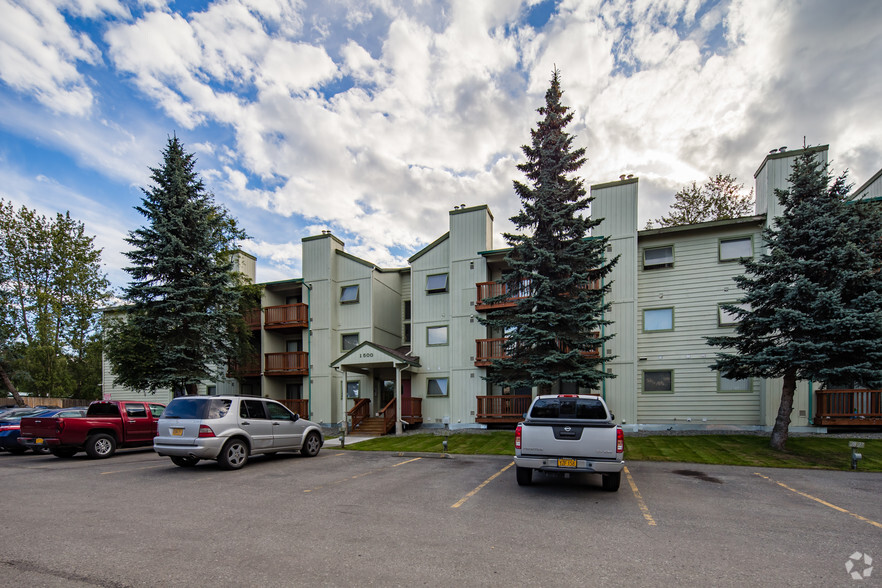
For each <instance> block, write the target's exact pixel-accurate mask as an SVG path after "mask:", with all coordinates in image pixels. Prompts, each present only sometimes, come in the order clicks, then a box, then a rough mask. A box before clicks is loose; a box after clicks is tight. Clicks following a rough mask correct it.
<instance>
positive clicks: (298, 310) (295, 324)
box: [263, 302, 309, 332]
mask: <svg viewBox="0 0 882 588" xmlns="http://www.w3.org/2000/svg"><path fill="white" fill-rule="evenodd" d="M263 311H264V313H265V316H264V320H263V328H264V329H266V330H267V331H270V330H275V331H280V332H283V331H293V330H298V329H305V328H306V327H307V326H308V325H309V311H308V307H307V306H306V305H305V304H303V303H300V302H298V303H297V304H283V305H281V306H267V307H266V308H264V309H263Z"/></svg>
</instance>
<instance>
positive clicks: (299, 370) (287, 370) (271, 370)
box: [263, 351, 309, 376]
mask: <svg viewBox="0 0 882 588" xmlns="http://www.w3.org/2000/svg"><path fill="white" fill-rule="evenodd" d="M263 374H264V375H265V376H307V375H309V353H307V352H306V351H285V352H282V353H265V354H264V369H263Z"/></svg>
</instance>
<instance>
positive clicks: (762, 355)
mask: <svg viewBox="0 0 882 588" xmlns="http://www.w3.org/2000/svg"><path fill="white" fill-rule="evenodd" d="M845 178H846V176H845V174H843V175H841V176H839V177H838V178H836V179H835V180H833V179H832V176H831V174H830V171H829V166H828V164H821V163H819V162H818V161H817V159H816V153H815V151H814V150H812V149H806V150H805V151H804V152H803V154H802V155H800V156H799V157H798V158H797V159H796V161H795V162H794V165H793V170H792V173H791V175H790V177H789V178H788V180H789V182H790V184H791V187H790V188H789V189H788V190H780V189H779V190H776V191H775V192H776V197H777V198H778V200H779V202H780V203H781V205H782V207H783V212H782V214H781V216H780V217H776V218H775V219H774V222H773V223H770V226H769V227H767V228H766V229H765V230H764V231H763V239H764V241H765V245H766V250H765V252H764V253H763V254H762V255H760V257H759V259H757V260H753V259H747V260H744V261H743V262H742V263H743V264H744V268H745V274H744V275H742V276H738V277H736V278H735V282H736V283H737V284H738V286H739V287H740V288H741V289H742V290H743V291H744V296H743V297H742V298H741V300H740V303H741V305H742V306H737V307H736V306H727V307H724V308H725V309H726V310H727V311H729V312H731V313H733V314H734V315H735V316H737V317H739V319H740V321H739V322H738V324H737V327H736V335H734V336H729V337H711V338H709V339H708V343H709V344H710V345H713V346H717V347H722V348H724V349H725V351H723V352H721V353H718V355H717V361H716V363H715V364H714V365H712V366H711V367H712V369H717V370H720V372H721V373H722V374H723V375H724V376H726V377H727V378H738V379H740V378H748V377H760V378H778V377H780V378H783V385H782V393H781V403H780V406H779V409H778V416H777V418H776V420H775V425H774V428H773V430H772V436H771V446H772V447H773V448H775V449H778V450H783V449H784V448H785V446H786V442H787V437H788V431H789V425H790V413H791V412H792V410H793V395H794V390H795V388H796V382H797V381H798V380H810V381H815V382H820V383H821V384H822V385H823V386H824V387H842V386H847V387H852V386H868V387H876V386H878V385H879V384H880V383H882V310H880V309H882V213H880V206H879V203H878V202H862V201H854V200H850V199H849V196H848V191H849V186H848V185H847V184H846V180H845Z"/></svg>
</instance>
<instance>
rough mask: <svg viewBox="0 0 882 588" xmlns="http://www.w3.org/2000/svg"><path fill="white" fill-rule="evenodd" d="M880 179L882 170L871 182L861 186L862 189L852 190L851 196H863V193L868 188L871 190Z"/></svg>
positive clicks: (874, 175)
mask: <svg viewBox="0 0 882 588" xmlns="http://www.w3.org/2000/svg"><path fill="white" fill-rule="evenodd" d="M880 177H882V169H880V170H879V171H877V172H876V173H875V174H873V177H871V178H870V179H869V180H867V181H866V182H864V183H863V184H861V187H860V188H858V189H857V190H852V192H851V195H852V196H854V197H857V196H860V195H861V192H863V191H864V190H866V189H867V188H869V187H870V185H871V184H872V183H873V182H875V181H876V180H878V179H879V178H880Z"/></svg>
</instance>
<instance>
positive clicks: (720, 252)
mask: <svg viewBox="0 0 882 588" xmlns="http://www.w3.org/2000/svg"><path fill="white" fill-rule="evenodd" d="M744 241H746V242H747V243H748V245H749V246H750V252H749V253H747V255H736V256H731V255H730V256H729V257H723V244H724V243H738V242H744ZM727 255H728V254H727ZM718 257H719V260H720V261H739V260H742V259H748V258H751V257H753V237H752V236H750V235H747V236H741V237H729V238H726V239H720V243H719V247H718Z"/></svg>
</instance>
